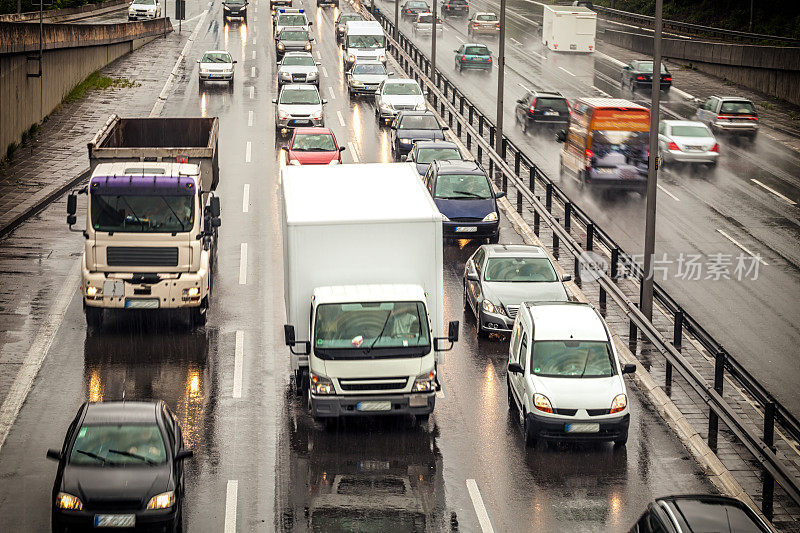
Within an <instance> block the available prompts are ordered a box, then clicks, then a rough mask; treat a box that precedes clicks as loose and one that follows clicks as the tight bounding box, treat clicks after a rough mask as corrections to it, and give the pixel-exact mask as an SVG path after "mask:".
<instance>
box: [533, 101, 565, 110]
mask: <svg viewBox="0 0 800 533" xmlns="http://www.w3.org/2000/svg"><path fill="white" fill-rule="evenodd" d="M534 109H535V110H536V111H558V112H559V113H568V112H569V108H568V107H567V101H566V100H564V99H563V98H537V99H536V107H535V108H534Z"/></svg>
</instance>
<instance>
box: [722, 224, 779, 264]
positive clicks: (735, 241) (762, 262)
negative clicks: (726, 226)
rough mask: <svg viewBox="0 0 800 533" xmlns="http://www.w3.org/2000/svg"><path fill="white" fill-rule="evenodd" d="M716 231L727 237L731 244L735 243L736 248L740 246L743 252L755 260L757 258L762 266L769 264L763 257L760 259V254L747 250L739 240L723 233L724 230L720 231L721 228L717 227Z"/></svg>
mask: <svg viewBox="0 0 800 533" xmlns="http://www.w3.org/2000/svg"><path fill="white" fill-rule="evenodd" d="M717 231H718V232H719V233H721V234H722V236H723V237H725V238H726V239H728V240H729V241H731V242H732V243H733V244H735V245H736V246H737V247H738V248H740V249H741V250H743V251H744V252H745V253H746V254H747V255H749V256H751V257H752V258H753V259H756V260H757V261H758V262H759V263H761V264H762V265H764V266H769V265H767V262H766V261H764V260H763V259H761V254H754V253H753V252H751V251H750V250H748V249H747V248H745V247H744V245H743V244H742V243H740V242H739V241H737V240H736V239H734V238H733V237H731V236H730V235H728V234H727V233H725V232H724V231H722V230H721V229H719V228H717Z"/></svg>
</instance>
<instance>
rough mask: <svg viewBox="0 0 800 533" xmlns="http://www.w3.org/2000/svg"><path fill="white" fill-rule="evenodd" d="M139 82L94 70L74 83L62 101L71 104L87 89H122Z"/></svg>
mask: <svg viewBox="0 0 800 533" xmlns="http://www.w3.org/2000/svg"><path fill="white" fill-rule="evenodd" d="M139 85H140V84H139V83H138V82H135V81H131V80H128V79H125V78H112V77H110V76H105V75H103V74H100V71H97V70H95V71H94V72H92V73H91V74H89V76H88V77H87V78H86V79H85V80H83V81H82V82H80V83H79V84H78V85H76V86H75V87H74V88H73V89H72V90H71V91H70V92H69V93H68V94H67V96H65V97H64V101H63V103H65V104H71V103H73V102H77V101H78V100H80V99H81V98H83V97H84V96H86V93H88V92H89V91H104V90H107V89H124V88H127V87H138V86H139Z"/></svg>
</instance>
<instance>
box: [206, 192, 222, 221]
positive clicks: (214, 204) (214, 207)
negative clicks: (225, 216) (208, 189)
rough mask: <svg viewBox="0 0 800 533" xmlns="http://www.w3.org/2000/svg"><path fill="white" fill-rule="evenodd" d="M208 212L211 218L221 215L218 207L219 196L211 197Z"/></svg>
mask: <svg viewBox="0 0 800 533" xmlns="http://www.w3.org/2000/svg"><path fill="white" fill-rule="evenodd" d="M208 207H209V211H211V216H212V217H219V216H220V214H221V213H222V211H221V209H220V205H219V196H212V197H211V203H210V204H209V206H208Z"/></svg>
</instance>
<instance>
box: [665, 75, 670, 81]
mask: <svg viewBox="0 0 800 533" xmlns="http://www.w3.org/2000/svg"><path fill="white" fill-rule="evenodd" d="M664 81H672V78H670V77H669V76H664Z"/></svg>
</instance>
